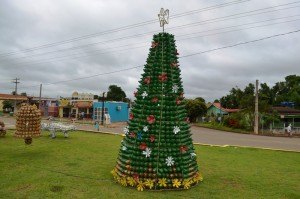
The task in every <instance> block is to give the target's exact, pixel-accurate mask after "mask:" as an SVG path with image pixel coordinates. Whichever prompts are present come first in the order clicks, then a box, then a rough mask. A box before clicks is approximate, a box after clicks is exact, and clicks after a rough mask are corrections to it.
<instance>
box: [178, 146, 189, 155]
mask: <svg viewBox="0 0 300 199" xmlns="http://www.w3.org/2000/svg"><path fill="white" fill-rule="evenodd" d="M179 150H180V152H181V153H185V152H186V151H187V150H188V147H187V146H180V147H179Z"/></svg>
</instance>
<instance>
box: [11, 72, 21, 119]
mask: <svg viewBox="0 0 300 199" xmlns="http://www.w3.org/2000/svg"><path fill="white" fill-rule="evenodd" d="M19 80H20V78H17V77H16V79H13V81H12V83H14V84H16V85H15V95H18V84H19V83H20V82H19ZM16 111H17V99H15V102H14V113H16Z"/></svg>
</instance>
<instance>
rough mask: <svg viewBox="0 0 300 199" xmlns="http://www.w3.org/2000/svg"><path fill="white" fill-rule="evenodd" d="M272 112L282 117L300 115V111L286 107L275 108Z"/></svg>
mask: <svg viewBox="0 0 300 199" xmlns="http://www.w3.org/2000/svg"><path fill="white" fill-rule="evenodd" d="M272 110H274V111H277V112H278V113H279V114H281V115H300V110H298V109H294V108H290V107H286V106H274V107H272Z"/></svg>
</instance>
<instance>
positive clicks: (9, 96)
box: [0, 93, 28, 101]
mask: <svg viewBox="0 0 300 199" xmlns="http://www.w3.org/2000/svg"><path fill="white" fill-rule="evenodd" d="M0 100H20V101H23V100H28V97H27V96H23V95H12V94H2V93H0Z"/></svg>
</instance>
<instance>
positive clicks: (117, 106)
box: [93, 101, 129, 122]
mask: <svg viewBox="0 0 300 199" xmlns="http://www.w3.org/2000/svg"><path fill="white" fill-rule="evenodd" d="M104 114H109V116H110V121H111V122H126V121H128V115H129V106H128V103H125V102H111V101H108V102H104ZM93 119H94V120H96V121H102V102H94V104H93Z"/></svg>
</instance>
